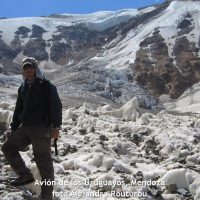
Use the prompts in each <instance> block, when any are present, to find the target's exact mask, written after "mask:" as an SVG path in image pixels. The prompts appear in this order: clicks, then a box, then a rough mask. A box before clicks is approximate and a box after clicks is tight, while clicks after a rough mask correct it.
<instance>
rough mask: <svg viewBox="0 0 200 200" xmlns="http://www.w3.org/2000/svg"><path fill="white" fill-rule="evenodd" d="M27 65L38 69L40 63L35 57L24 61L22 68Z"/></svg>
mask: <svg viewBox="0 0 200 200" xmlns="http://www.w3.org/2000/svg"><path fill="white" fill-rule="evenodd" d="M25 65H32V66H35V67H37V66H38V61H37V60H36V59H35V58H33V57H27V58H24V59H23V60H22V68H24V66H25Z"/></svg>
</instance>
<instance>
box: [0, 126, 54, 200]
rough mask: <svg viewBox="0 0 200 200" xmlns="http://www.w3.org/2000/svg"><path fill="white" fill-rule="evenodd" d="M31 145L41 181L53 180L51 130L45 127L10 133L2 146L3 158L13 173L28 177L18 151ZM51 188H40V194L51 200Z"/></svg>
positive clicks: (21, 129) (28, 174) (22, 127)
mask: <svg viewBox="0 0 200 200" xmlns="http://www.w3.org/2000/svg"><path fill="white" fill-rule="evenodd" d="M30 144H32V147H33V154H34V160H35V162H36V165H37V167H38V169H39V172H40V175H41V178H42V181H45V180H50V181H53V180H54V169H53V161H52V159H51V129H50V128H48V127H45V126H35V127H25V126H21V127H20V128H18V129H17V130H16V131H15V132H12V133H11V135H10V136H9V137H8V139H7V141H6V142H5V143H4V144H3V146H2V151H3V153H4V155H5V158H6V159H7V161H8V162H9V164H10V166H11V167H12V169H13V170H14V172H15V173H16V174H17V175H19V176H26V175H27V176H30V175H32V174H31V171H30V169H28V168H27V167H26V165H25V162H24V160H23V159H22V157H21V155H20V154H19V151H22V150H23V149H25V148H26V147H27V146H28V145H30ZM52 192H53V186H46V185H42V186H41V194H42V195H44V196H46V197H47V198H48V197H49V199H51V198H52Z"/></svg>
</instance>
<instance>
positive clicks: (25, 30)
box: [15, 26, 31, 38]
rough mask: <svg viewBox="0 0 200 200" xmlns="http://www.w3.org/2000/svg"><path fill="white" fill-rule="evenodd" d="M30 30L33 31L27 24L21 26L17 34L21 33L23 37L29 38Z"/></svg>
mask: <svg viewBox="0 0 200 200" xmlns="http://www.w3.org/2000/svg"><path fill="white" fill-rule="evenodd" d="M29 32H31V30H30V29H29V28H27V27H25V26H20V27H19V28H18V30H17V31H16V32H15V34H17V35H20V36H21V37H22V38H27V37H28V33H29Z"/></svg>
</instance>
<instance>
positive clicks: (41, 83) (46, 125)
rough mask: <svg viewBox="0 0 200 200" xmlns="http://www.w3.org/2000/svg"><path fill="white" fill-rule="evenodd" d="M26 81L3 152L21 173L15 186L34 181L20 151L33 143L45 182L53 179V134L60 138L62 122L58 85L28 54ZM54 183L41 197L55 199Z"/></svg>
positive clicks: (24, 71) (36, 160) (24, 73)
mask: <svg viewBox="0 0 200 200" xmlns="http://www.w3.org/2000/svg"><path fill="white" fill-rule="evenodd" d="M22 72H23V77H24V83H23V84H22V85H21V86H20V87H19V89H18V98H17V102H16V107H15V110H14V115H13V119H12V123H11V133H10V134H9V135H8V139H7V141H6V142H5V143H4V144H3V146H2V151H3V153H4V155H5V157H6V159H7V160H8V162H9V164H10V165H11V167H12V169H13V170H14V171H15V173H16V174H17V175H18V176H19V177H18V178H16V179H15V180H14V181H12V182H11V184H12V185H14V186H17V185H25V184H29V183H32V182H34V178H33V175H32V173H31V171H30V169H28V168H27V167H26V165H25V163H24V161H23V159H22V157H21V156H20V154H19V151H21V150H23V149H24V148H26V147H27V146H28V145H30V144H32V148H33V154H34V160H35V162H36V164H37V167H38V169H39V171H40V175H41V178H42V181H45V180H46V181H48V180H50V181H53V180H54V170H53V162H52V159H51V137H53V138H58V136H59V128H60V126H61V123H62V104H61V101H60V98H59V96H58V93H57V90H56V87H55V86H54V85H53V84H51V83H50V82H49V81H48V80H46V79H45V78H44V76H43V74H42V73H41V71H40V69H39V68H38V64H37V61H36V60H35V59H34V58H32V57H28V58H25V59H23V60H22ZM52 191H53V186H46V185H42V186H41V195H40V197H39V199H42V200H52V199H53V197H52Z"/></svg>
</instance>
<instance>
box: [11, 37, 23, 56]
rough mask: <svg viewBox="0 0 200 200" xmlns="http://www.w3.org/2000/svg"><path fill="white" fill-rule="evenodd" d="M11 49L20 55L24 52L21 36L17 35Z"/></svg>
mask: <svg viewBox="0 0 200 200" xmlns="http://www.w3.org/2000/svg"><path fill="white" fill-rule="evenodd" d="M11 48H12V49H13V50H15V51H16V52H17V53H20V52H21V50H22V45H21V40H20V37H19V35H15V38H14V39H13V40H12V41H11Z"/></svg>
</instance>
